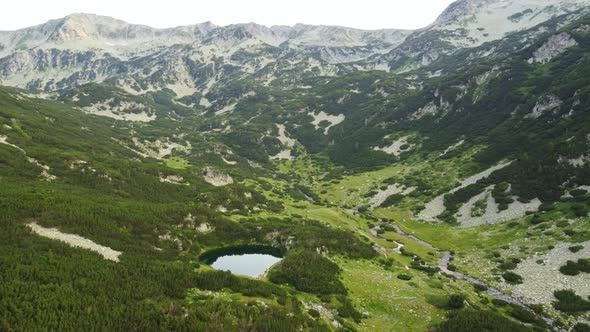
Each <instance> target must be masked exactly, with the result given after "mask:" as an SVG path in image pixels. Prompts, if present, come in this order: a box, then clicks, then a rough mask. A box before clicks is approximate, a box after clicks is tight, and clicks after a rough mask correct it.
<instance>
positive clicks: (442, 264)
mask: <svg viewBox="0 0 590 332" xmlns="http://www.w3.org/2000/svg"><path fill="white" fill-rule="evenodd" d="M369 218H371V219H374V220H378V221H379V222H381V223H384V221H383V220H382V219H380V218H377V217H375V216H369ZM388 225H390V226H391V227H393V228H394V229H395V230H396V232H397V233H398V234H399V235H400V236H401V237H403V238H406V239H409V240H412V241H415V242H417V243H420V244H422V245H424V246H426V247H428V248H430V249H433V250H435V251H436V252H437V253H442V255H443V256H442V257H441V258H440V259H439V261H438V268H439V269H440V271H441V272H442V273H444V274H446V275H449V276H452V277H455V278H457V279H462V280H466V281H468V282H470V283H472V284H474V285H480V286H485V287H487V292H488V294H489V295H490V296H492V297H493V298H496V299H499V300H503V301H506V302H508V303H511V304H514V305H517V306H519V307H522V308H523V309H525V310H527V311H528V312H530V313H532V314H534V315H535V316H536V317H538V318H540V319H542V320H543V321H544V322H545V323H547V324H548V325H549V326H551V327H553V329H554V330H556V331H565V330H564V329H563V328H561V327H559V326H557V324H556V323H555V321H554V320H553V319H551V318H549V317H547V316H544V315H541V314H539V313H537V312H535V311H534V310H533V309H531V308H530V307H529V306H528V305H527V304H525V303H524V302H522V301H521V300H519V299H517V298H515V297H512V296H510V295H508V294H505V293H503V292H502V291H500V290H498V289H495V288H493V287H490V286H489V285H488V284H486V283H485V282H483V281H481V280H479V279H476V278H473V277H471V276H469V275H467V274H464V273H461V272H457V271H451V270H449V263H450V262H451V260H452V259H453V254H452V253H451V252H450V251H447V250H442V249H440V248H437V247H435V246H434V245H432V244H431V243H429V242H426V241H424V240H422V239H419V238H417V237H416V236H414V235H412V234H408V233H406V232H404V231H403V230H402V229H401V228H400V227H399V226H398V225H396V224H391V223H388ZM378 229H380V226H375V227H374V228H371V234H372V235H373V236H374V237H376V238H379V239H383V238H382V237H381V236H380V235H379V233H378V232H377V230H378Z"/></svg>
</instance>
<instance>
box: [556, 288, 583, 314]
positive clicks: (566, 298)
mask: <svg viewBox="0 0 590 332" xmlns="http://www.w3.org/2000/svg"><path fill="white" fill-rule="evenodd" d="M553 295H554V296H555V298H557V301H556V302H553V307H555V309H557V310H559V311H563V312H583V311H588V310H590V301H588V300H584V299H583V298H582V297H581V296H579V295H577V294H576V293H575V292H574V291H572V290H559V291H555V292H554V293H553Z"/></svg>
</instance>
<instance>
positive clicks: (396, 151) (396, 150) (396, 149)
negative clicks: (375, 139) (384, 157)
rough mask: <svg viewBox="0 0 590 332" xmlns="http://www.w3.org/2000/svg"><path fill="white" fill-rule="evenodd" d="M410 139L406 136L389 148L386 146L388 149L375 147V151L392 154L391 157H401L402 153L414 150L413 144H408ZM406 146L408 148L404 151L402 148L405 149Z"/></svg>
mask: <svg viewBox="0 0 590 332" xmlns="http://www.w3.org/2000/svg"><path fill="white" fill-rule="evenodd" d="M409 138H410V137H409V136H404V137H401V138H399V139H397V140H395V141H394V142H393V143H391V145H389V146H386V147H383V148H381V147H377V146H376V147H373V150H374V151H382V152H385V153H387V154H391V155H394V156H396V157H399V156H400V155H401V154H402V152H406V151H409V150H411V149H412V147H414V145H413V144H409V143H408V139H409ZM404 146H407V148H405V149H402V147H404Z"/></svg>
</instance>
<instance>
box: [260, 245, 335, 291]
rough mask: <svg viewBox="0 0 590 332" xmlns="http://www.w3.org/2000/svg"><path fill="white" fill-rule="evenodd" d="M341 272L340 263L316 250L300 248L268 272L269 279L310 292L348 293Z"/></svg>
mask: <svg viewBox="0 0 590 332" xmlns="http://www.w3.org/2000/svg"><path fill="white" fill-rule="evenodd" d="M339 274H340V267H339V266H338V264H336V263H334V262H332V261H331V260H329V259H327V258H325V257H323V256H322V255H320V254H318V253H316V252H313V251H309V250H300V251H295V252H290V253H289V254H288V255H287V256H286V257H285V258H284V259H283V260H282V261H281V262H280V263H278V264H277V265H276V266H274V267H273V268H272V269H271V270H270V271H269V273H268V279H269V280H270V281H272V282H274V283H277V284H290V285H292V286H293V287H295V289H297V290H300V291H304V292H309V293H315V294H346V288H345V287H344V285H343V284H342V282H341V281H340V279H339Z"/></svg>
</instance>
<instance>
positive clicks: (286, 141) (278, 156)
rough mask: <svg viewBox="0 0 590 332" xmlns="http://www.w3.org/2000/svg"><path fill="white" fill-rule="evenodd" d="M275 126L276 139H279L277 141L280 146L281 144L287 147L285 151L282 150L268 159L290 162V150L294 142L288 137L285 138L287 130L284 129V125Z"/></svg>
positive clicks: (291, 157)
mask: <svg viewBox="0 0 590 332" xmlns="http://www.w3.org/2000/svg"><path fill="white" fill-rule="evenodd" d="M276 126H277V128H278V129H279V137H278V139H279V141H281V144H283V145H284V146H286V147H287V149H285V150H282V151H281V152H279V153H278V154H276V155H274V156H272V157H270V159H271V160H280V159H286V160H292V159H293V156H292V155H291V150H292V149H293V147H294V146H295V142H296V141H295V140H294V139H292V138H290V137H287V129H286V128H285V125H283V124H277V125H276Z"/></svg>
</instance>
